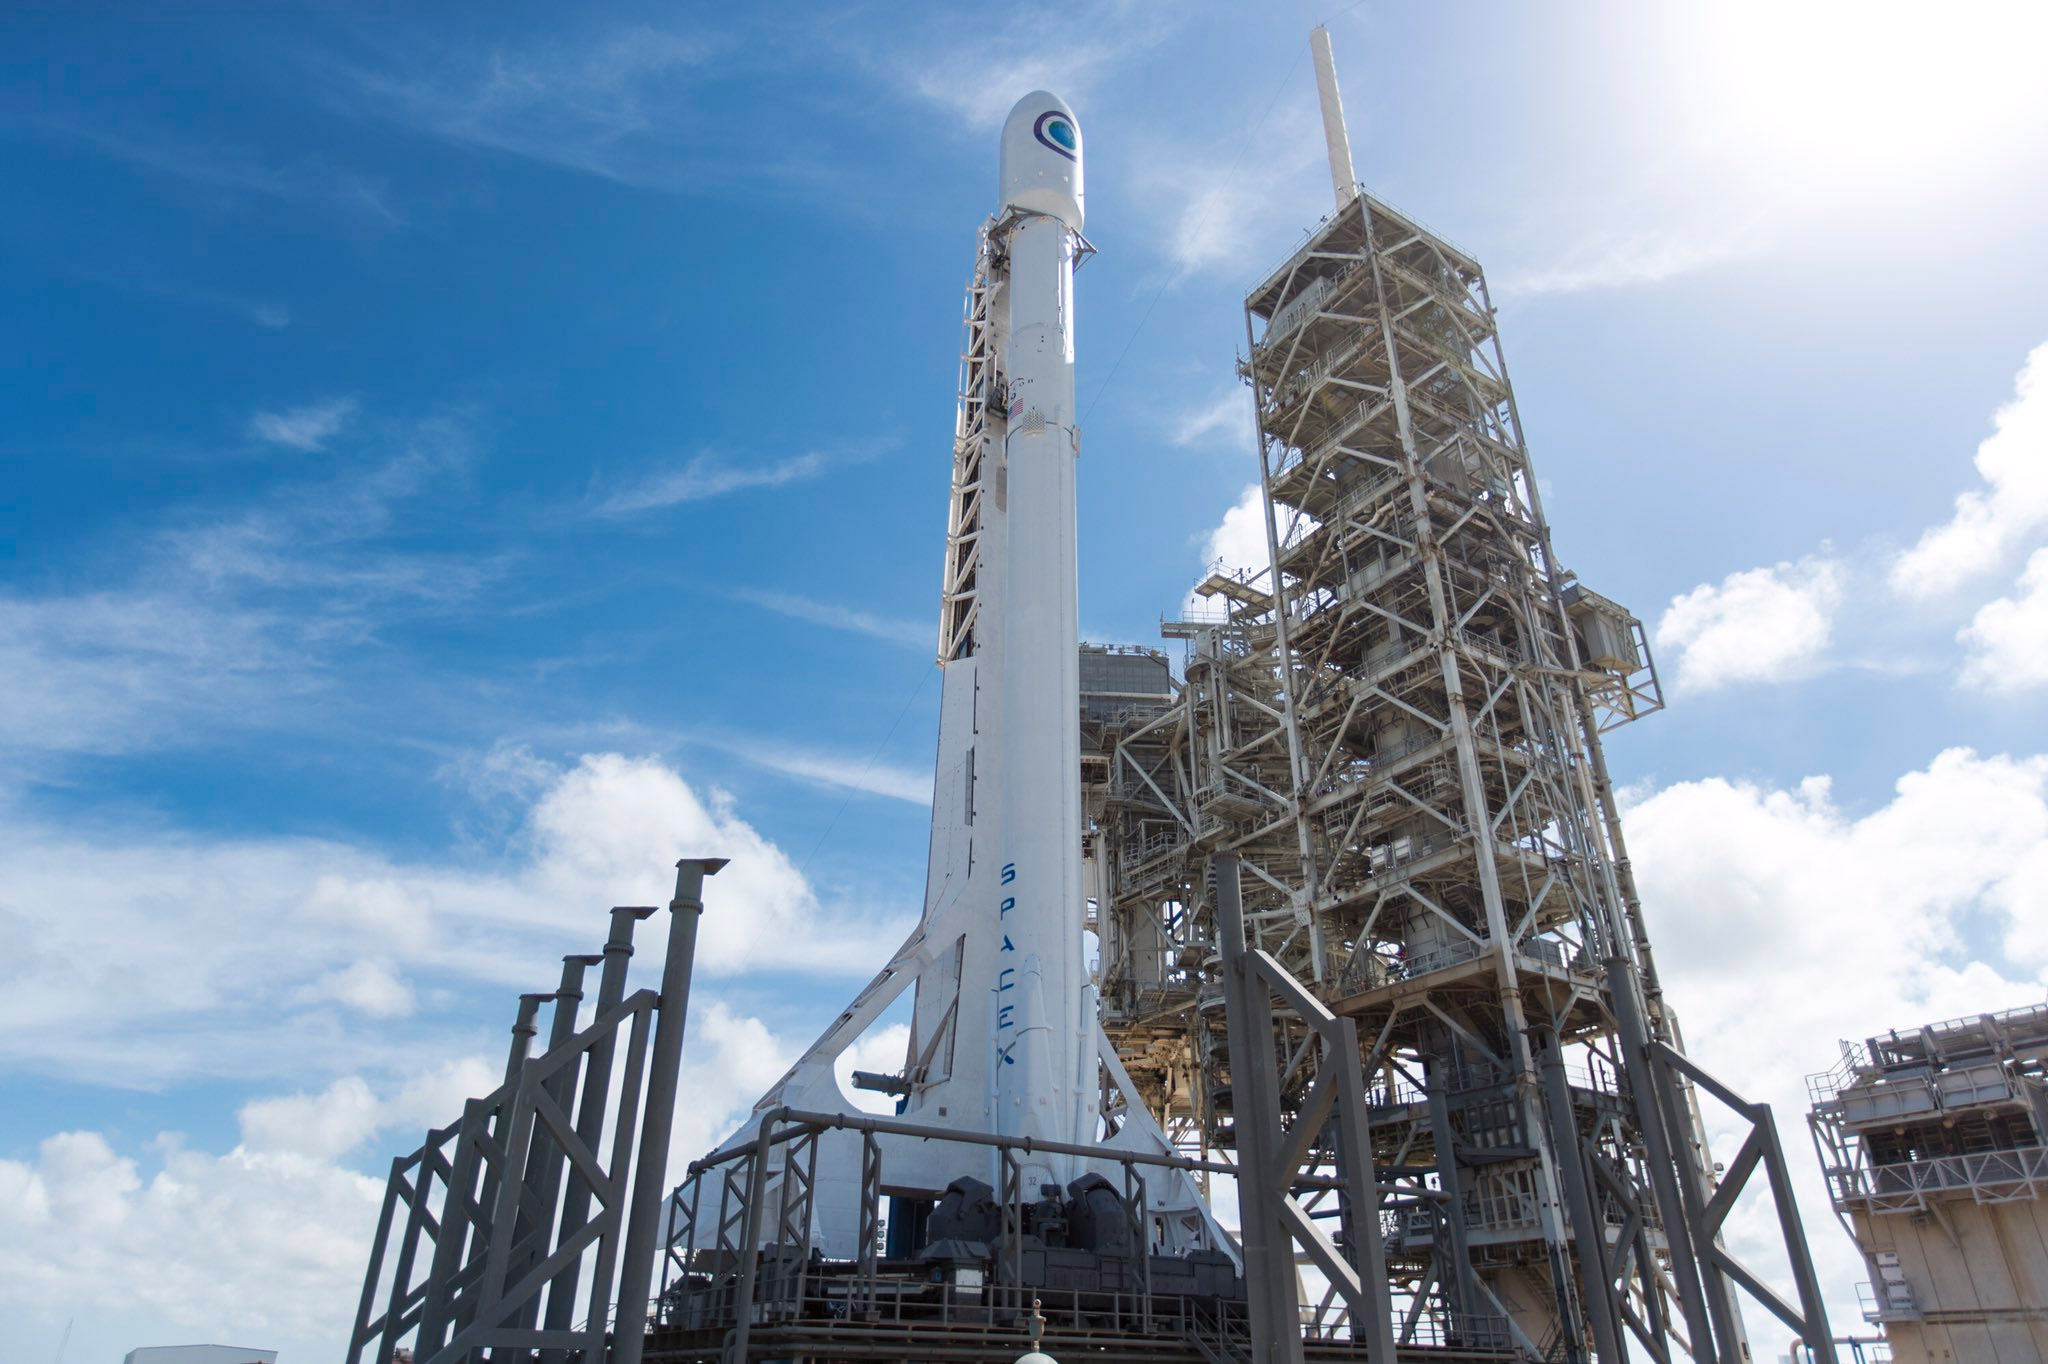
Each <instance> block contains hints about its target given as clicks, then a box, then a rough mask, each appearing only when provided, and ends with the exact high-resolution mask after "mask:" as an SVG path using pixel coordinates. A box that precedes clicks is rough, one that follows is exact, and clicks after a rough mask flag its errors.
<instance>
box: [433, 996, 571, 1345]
mask: <svg viewBox="0 0 2048 1364" xmlns="http://www.w3.org/2000/svg"><path fill="white" fill-rule="evenodd" d="M553 998H554V996H553V995H551V994H540V993H533V994H524V995H521V996H519V1013H518V1015H517V1016H516V1017H515V1018H514V1019H513V1020H512V1047H511V1049H510V1051H509V1052H507V1054H506V1056H505V1090H504V1093H505V1102H504V1105H503V1106H502V1107H500V1108H499V1109H498V1110H497V1111H496V1112H494V1113H492V1114H491V1118H490V1141H491V1144H492V1145H493V1146H495V1147H497V1148H498V1151H499V1154H500V1155H501V1156H503V1158H504V1159H503V1161H502V1164H503V1167H504V1169H505V1172H506V1175H507V1177H508V1181H509V1180H510V1179H512V1178H516V1172H517V1171H518V1169H519V1157H520V1154H521V1153H520V1152H517V1151H514V1150H513V1149H512V1128H511V1122H512V1109H513V1108H514V1107H515V1101H516V1100H517V1098H518V1094H519V1083H520V1077H519V1072H520V1071H521V1070H522V1069H523V1068H524V1067H525V1065H526V1062H527V1059H528V1058H529V1057H531V1056H532V1055H533V1039H534V1038H535V1037H536V1036H538V1035H539V1034H540V1025H539V1022H538V1019H539V1018H540V1006H541V1005H543V1004H545V1003H547V1002H548V1001H549V1000H551V999H553ZM483 1177H484V1178H483V1192H482V1193H481V1194H479V1195H478V1196H477V1204H476V1205H477V1207H478V1208H479V1209H481V1210H482V1211H483V1213H484V1214H485V1215H486V1216H487V1217H489V1218H490V1219H491V1234H490V1237H489V1239H487V1240H486V1239H479V1240H478V1241H477V1242H476V1245H475V1246H474V1248H473V1249H472V1250H471V1251H470V1256H469V1262H468V1264H467V1265H466V1266H465V1268H464V1270H463V1279H464V1282H465V1283H466V1284H467V1286H468V1287H469V1290H470V1291H469V1292H468V1293H467V1294H465V1295H464V1297H463V1299H462V1303H461V1307H460V1310H458V1311H457V1312H456V1314H455V1329H456V1330H457V1331H461V1330H462V1329H463V1328H464V1327H466V1326H468V1325H469V1324H470V1322H472V1321H474V1320H475V1319H476V1308H477V1303H478V1301H479V1295H478V1293H477V1291H476V1286H477V1283H478V1281H479V1276H480V1275H481V1274H482V1272H483V1270H484V1266H485V1263H486V1260H487V1258H488V1257H489V1255H490V1249H491V1241H495V1240H496V1239H498V1237H500V1236H502V1235H504V1234H505V1233H507V1232H509V1231H511V1230H512V1228H511V1227H501V1226H499V1225H498V1214H497V1208H498V1204H499V1190H498V1176H497V1175H496V1174H495V1173H493V1172H492V1170H491V1167H490V1166H488V1165H486V1166H485V1167H484V1171H483ZM512 1209H513V1212H514V1213H515V1215H516V1213H517V1212H518V1209H519V1202H518V1201H517V1200H515V1201H514V1202H513V1204H512ZM515 1220H516V1218H515ZM501 1286H502V1285H501Z"/></svg>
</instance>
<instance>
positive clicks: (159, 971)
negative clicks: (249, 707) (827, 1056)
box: [0, 754, 907, 1088]
mask: <svg viewBox="0 0 2048 1364" xmlns="http://www.w3.org/2000/svg"><path fill="white" fill-rule="evenodd" d="M906 798H907V797H906ZM679 856H724V857H730V858H731V859H733V861H732V865H731V866H730V867H728V868H727V869H726V870H725V871H724V872H723V873H722V874H721V875H720V876H719V877H717V878H716V879H715V880H713V881H711V882H710V883H709V886H708V893H707V897H706V898H707V901H708V902H709V906H710V907H709V909H708V910H707V912H706V913H705V916H704V920H703V923H702V926H701V928H700V932H699V939H698V959H697V965H698V971H699V975H700V977H714V978H715V977H717V976H720V975H726V974H731V973H734V972H740V971H751V970H761V969H769V968H780V969H795V970H812V971H822V972H827V973H835V974H836V973H840V972H846V973H859V972H864V971H867V970H870V969H872V968H874V967H876V966H878V965H879V964H880V959H879V958H877V957H875V955H874V954H875V952H876V951H878V950H881V949H878V948H876V947H875V946H874V944H876V943H877V942H881V941H883V940H884V939H887V938H890V936H891V935H892V934H894V933H896V932H899V931H901V930H902V929H903V928H904V927H905V925H903V924H901V923H890V924H876V923H872V922H862V921H860V919H858V918H856V917H854V916H850V915H848V914H847V913H846V912H845V911H844V910H840V911H839V912H837V913H834V914H827V913H826V912H825V911H824V909H823V908H822V907H821V906H820V904H819V902H818V899H817V896H816V894H815V893H814V892H813V890H812V889H811V887H810V885H809V883H808V882H806V881H805V879H804V878H803V876H802V875H800V874H799V873H798V871H797V870H796V868H795V866H794V865H793V864H792V863H791V862H790V860H789V858H788V857H787V856H786V855H785V854H784V853H783V851H782V850H781V849H780V848H778V847H776V846H775V845H774V844H773V843H771V842H770V841H769V840H768V839H767V838H765V837H764V836H763V835H762V834H761V833H759V832H758V831H757V830H756V829H755V828H754V827H753V826H752V825H751V824H749V823H748V822H747V821H746V820H744V819H742V818H741V817H740V815H739V814H738V812H737V811H736V810H735V809H734V808H733V804H732V801H731V799H730V798H729V797H727V796H726V795H724V794H723V793H721V792H718V791H716V790H706V789H702V788H697V787H693V786H692V785H691V784H690V783H689V782H687V781H685V780H684V778H683V777H682V775H681V774H680V773H678V772H676V771H674V770H673V769H671V768H669V767H666V766H664V765H662V764H661V763H659V762H655V761H652V760H649V759H636V758H627V757H622V756H620V755H617V754H603V755H594V756H590V757H586V758H584V759H583V760H582V761H581V762H579V763H577V764H575V765H574V766H571V767H568V768H566V769H563V770H560V771H558V772H557V773H556V774H555V776H554V779H553V780H552V782H551V783H550V784H549V785H548V786H547V787H546V788H545V789H544V790H543V791H541V792H540V793H539V794H538V796H537V797H536V798H534V800H533V801H532V802H531V804H530V806H529V807H528V809H527V811H526V815H525V818H524V821H523V822H522V824H521V825H520V827H519V829H518V831H517V832H516V833H515V834H514V835H513V836H512V837H511V838H510V840H509V841H508V842H506V843H505V844H504V845H503V846H501V847H496V848H492V849H489V850H485V851H483V852H481V853H479V854H477V855H474V856H472V857H469V858H465V859H464V860H462V861H454V860H446V861H423V862H402V861H397V860H394V859H392V858H390V857H388V856H385V855H382V854H379V853H375V852H371V851H368V850H365V849H362V848H357V847H351V846H348V845H345V844H340V843H334V842H327V841H321V840H316V839H304V838H275V839H250V840H238V841H228V842H213V841H206V840H201V839H198V838H194V837H191V836H188V835H183V834H177V833H171V832H162V831H150V830H146V829H136V828H134V827H121V828H109V829H105V830H95V829H91V828H89V827H86V826H81V825H72V826H70V827H56V826H51V825H46V824H42V823H38V822H36V821H32V820H26V819H22V818H19V817H8V812H6V811H4V810H0V938H4V939H5V940H6V941H7V942H8V943H9V944H10V950H9V953H8V957H7V961H6V962H5V963H4V964H0V1039H4V1040H0V1055H5V1056H7V1057H8V1058H9V1059H10V1061H11V1062H12V1064H14V1065H15V1066H16V1067H17V1068H19V1069H23V1070H28V1071H38V1072H43V1073H57V1072H61V1073H68V1074H74V1075H75V1074H87V1075H91V1076H92V1077H93V1078H94V1079H95V1080H96V1081H98V1082H100V1083H104V1084H109V1085H127V1086H135V1087H149V1088H154V1087H159V1086H164V1085H172V1084H176V1083H179V1082H180V1081H182V1080H184V1079H188V1078H192V1077H198V1076H214V1077H235V1078H241V1079H257V1080H261V1079H272V1078H277V1077H297V1076H301V1075H304V1074H305V1073H306V1072H307V1070H308V1069H313V1070H319V1069H322V1068H325V1069H328V1070H329V1071H330V1072H332V1071H335V1070H338V1069H339V1068H341V1066H342V1065H343V1064H344V1062H346V1063H348V1064H351V1065H362V1064H364V1062H363V1061H362V1060H361V1059H360V1058H362V1057H364V1056H375V1057H386V1058H388V1057H391V1056H393V1055H396V1054H398V1053H401V1052H404V1051H406V1050H407V1049H408V1048H421V1047H432V1046H442V1045H453V1043H452V1042H451V1040H450V1039H451V1036H453V1035H455V1034H457V1033H460V1031H461V1030H462V1029H467V1028H469V1027H471V1026H473V1024H472V1023H471V1022H470V1015H468V1014H466V1013H463V1012H461V1011H460V1009H459V1005H460V1004H461V1003H462V1001H463V996H462V994H461V993H459V992H462V991H474V989H475V988H476V987H478V986H481V985H488V986H491V987H494V988H499V989H502V988H504V987H507V986H510V987H514V988H525V989H536V988H544V987H547V986H550V985H551V984H552V983H553V979H554V970H553V968H552V966H551V963H552V961H553V960H554V959H555V958H556V957H557V956H559V954H561V953H563V952H567V951H592V950H595V948H596V946H597V945H598V944H600V943H601V942H602V941H603V938H604V934H605V930H606V923H607V920H606V916H605V910H606V909H607V907H609V906H611V905H614V904H650V905H665V904H666V903H667V901H668V899H669V896H670V894H671V893H672V890H673V885H674V872H673V866H674V863H675V860H676V858H678V857H679ZM52 905H62V906H64V912H63V913H62V914H53V913H51V912H49V906H52ZM666 930H667V915H666V912H665V911H664V912H663V913H661V914H658V915H657V916H656V917H655V919H654V920H653V921H651V922H650V923H649V924H648V925H646V926H645V927H644V928H643V929H642V939H643V952H642V954H641V956H640V958H639V960H640V961H641V962H642V963H647V962H658V961H659V960H660V948H661V944H662V942H663V941H664V935H665V933H666ZM365 962H371V963H375V965H374V966H373V967H371V968H369V969H367V970H366V969H365V968H364V967H363V966H362V964H363V963H365ZM401 972H403V973H404V975H405V976H406V977H409V978H410V980H411V982H412V984H411V985H410V986H409V987H408V986H400V985H399V984H398V977H399V973H401ZM384 976H388V977H389V980H388V981H387V980H386V979H384V978H383V977H384ZM387 987H390V988H387ZM407 991H416V992H417V1000H421V1001H433V1002H435V1006H434V1007H432V1008H422V1009H420V1010H419V1012H417V1013H416V1014H415V1016H414V1017H413V1018H412V1019H410V1020H407V1021H406V1022H405V1024H404V1025H403V1027H402V1028H401V1027H400V1026H399V1025H398V1023H397V1022H396V1019H395V1014H394V1011H395V1010H396V1009H397V1008H398V1007H399V1006H400V1004H401V1003H402V1002H403V1000H404V997H405V993H406V992H407ZM450 992H458V993H455V994H453V995H451V994H450ZM337 996H340V998H341V999H342V1000H343V1001H345V1002H344V1003H343V1005H342V1007H341V1008H336V1007H335V1004H334V1003H333V1001H334V1000H335V998H336V997H337ZM451 1005H452V1006H456V1011H455V1012H450V1008H451ZM462 1035H464V1036H466V1034H462ZM351 1058H354V1059H351Z"/></svg>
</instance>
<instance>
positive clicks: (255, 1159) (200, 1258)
mask: <svg viewBox="0 0 2048 1364" xmlns="http://www.w3.org/2000/svg"><path fill="white" fill-rule="evenodd" d="M160 1151H161V1168H160V1169H159V1170H157V1172H156V1173H154V1174H152V1175H150V1176H149V1177H147V1178H145V1177H144V1176H143V1174H142V1173H141V1170H140V1169H139V1167H138V1163H137V1160H136V1159H135V1158H134V1157H132V1156H127V1155H122V1154H119V1153H117V1152H116V1150H115V1149H114V1147H113V1146H112V1145H111V1144H110V1143H109V1142H108V1140H107V1139H106V1138H105V1137H104V1136H103V1135H101V1134H100V1133H97V1132H63V1133H58V1134H56V1135H54V1136H51V1137H49V1138H47V1139H45V1140H44V1141H43V1142H42V1144H41V1146H40V1147H39V1148H38V1149H37V1152H36V1156H35V1158H34V1159H33V1160H28V1161H16V1160H0V1302H6V1303H8V1304H9V1305H11V1306H13V1307H15V1308H17V1309H19V1310H21V1311H23V1312H25V1313H26V1312H34V1313H53V1312H56V1311H58V1310H60V1309H61V1310H62V1311H64V1312H65V1313H67V1314H70V1315H80V1316H85V1317H86V1318H87V1325H86V1331H87V1333H88V1334H90V1333H92V1332H93V1331H94V1329H95V1327H96V1326H97V1325H99V1324H100V1320H101V1319H102V1318H104V1317H113V1318H115V1319H117V1320H118V1319H127V1320H129V1321H135V1322H138V1323H147V1324H148V1325H149V1326H155V1327H160V1324H161V1323H164V1322H169V1323H175V1324H176V1325H177V1326H179V1327H182V1328H184V1329H185V1330H187V1331H193V1330H199V1329H204V1330H205V1331H206V1333H207V1334H208V1335H209V1336H211V1337H212V1338H214V1339H226V1340H239V1341H244V1342H248V1341H257V1342H262V1343H264V1344H266V1345H268V1344H272V1343H278V1344H283V1343H286V1342H290V1343H293V1344H296V1345H298V1346H300V1347H301V1348H302V1349H304V1351H305V1354H304V1357H307V1358H320V1357H327V1356H331V1355H332V1354H333V1352H334V1350H335V1348H336V1345H335V1341H336V1337H337V1336H339V1335H340V1334H341V1333H342V1332H344V1331H345V1330H346V1325H345V1323H346V1320H347V1317H348V1314H349V1312H350V1311H351V1305H352V1304H353V1302H354V1298H355V1290H356V1289H357V1288H359V1287H360V1285H361V1281H362V1270H363V1264H364V1262H365V1260H366V1259H367V1258H368V1256H367V1251H368V1245H369V1233H370V1231H371V1229H372V1228H373V1227H374V1225H375V1223H376V1217H377V1208H378V1203H379V1200H380V1198H381V1197H382V1192H383V1191H382V1186H381V1181H378V1180H373V1179H369V1178H366V1177H364V1176H363V1175H360V1174H357V1173H355V1172H353V1171H351V1170H347V1169H343V1168H341V1167H339V1166H336V1165H334V1164H332V1163H331V1162H329V1161H327V1160H324V1159H321V1158H319V1157H315V1156H308V1155H304V1154H300V1153H297V1152H291V1151H256V1150H251V1149H249V1148H247V1147H236V1148H235V1149H234V1150H232V1151H230V1152H228V1153H227V1154H225V1155H222V1156H212V1155H205V1154H202V1153H199V1152H195V1151H188V1150H185V1149H183V1148H182V1147H180V1146H178V1145H175V1144H172V1143H170V1142H164V1143H161V1144H160ZM104 1357H108V1358H111V1357H112V1356H111V1355H107V1356H104Z"/></svg>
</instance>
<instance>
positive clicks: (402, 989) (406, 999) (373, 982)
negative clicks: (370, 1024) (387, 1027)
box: [302, 957, 413, 1018]
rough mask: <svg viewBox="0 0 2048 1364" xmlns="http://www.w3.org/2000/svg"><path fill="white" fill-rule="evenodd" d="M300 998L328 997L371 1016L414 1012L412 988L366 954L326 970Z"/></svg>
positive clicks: (401, 1016)
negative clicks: (348, 964) (352, 961)
mask: <svg viewBox="0 0 2048 1364" xmlns="http://www.w3.org/2000/svg"><path fill="white" fill-rule="evenodd" d="M302 998H305V999H308V1000H322V999H331V1000H333V1001H334V1002H335V1003H337V1004H346V1005H347V1006H348V1007H349V1008H351V1009H354V1010H356V1011H357V1012H359V1013H362V1014H366V1015H368V1016H369V1017H371V1018H404V1017H405V1016H406V1015H408V1014H410V1013H411V1012H412V1011H413V997H412V987H411V986H410V985H407V984H406V983H405V981H403V980H401V979H400V978H399V977H398V976H397V975H395V974H394V973H393V972H392V970H391V968H390V967H389V966H388V965H386V964H385V963H383V962H381V961H373V960H371V959H370V958H367V957H365V958H364V959H363V960H361V961H359V962H356V963H355V964H353V965H351V966H345V967H343V968H341V969H340V970H339V971H329V972H328V973H327V974H326V975H324V976H322V977H320V979H318V980H316V981H314V982H313V986H312V989H311V990H309V991H307V992H306V994H305V995H304V996H302Z"/></svg>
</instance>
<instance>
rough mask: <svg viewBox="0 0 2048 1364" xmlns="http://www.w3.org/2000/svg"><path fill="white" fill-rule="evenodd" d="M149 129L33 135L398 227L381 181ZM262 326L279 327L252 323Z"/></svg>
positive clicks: (154, 169) (165, 172)
mask: <svg viewBox="0 0 2048 1364" xmlns="http://www.w3.org/2000/svg"><path fill="white" fill-rule="evenodd" d="M164 127H165V125H164V124H163V123H162V122H161V121H159V122H157V123H156V124H155V125H154V126H153V127H152V129H151V131H149V132H148V133H147V134H132V133H130V132H126V131H115V130H114V129H112V128H106V127H94V126H89V125H87V124H85V123H82V122H78V121H68V120H66V119H63V118H61V117H55V116H46V117H43V118H40V119H38V120H37V122H36V128H37V131H38V132H42V133H46V134H50V135H53V136H56V137H59V138H63V139H66V140H69V141H72V142H76V143H79V144H81V145H83V146H86V147H89V148H91V149H92V150H93V151H95V152H98V153H100V154H101V155H103V156H107V157H110V158H112V159H114V160H117V161H124V162H126V163H128V164H129V165H131V166H137V167H140V168H141V169H142V170H144V171H145V172H149V173H153V174H156V175H160V176H170V177H172V178H174V179H178V180H183V181H186V182H188V183H190V184H194V185H199V186H202V187H204V188H206V189H209V190H221V191H226V192H227V193H228V194H230V195H254V196H257V197H260V198H265V199H272V200H276V201H278V202H281V203H288V204H295V205H299V206H301V207H304V208H309V209H315V210H319V211H321V212H322V213H324V214H329V215H333V214H339V215H341V216H343V217H346V218H348V219H351V220H353V221H355V222H356V223H358V224H360V225H362V226H365V227H369V228H372V229H376V230H388V229H391V228H396V227H402V226H404V224H405V219H404V216H403V215H402V214H401V213H400V212H399V211H398V209H397V208H396V207H394V206H393V204H392V203H391V198H390V193H389V188H388V187H387V186H386V185H385V184H384V182H382V181H381V180H377V179H374V178H372V177H369V176H365V175H362V174H360V173H358V172H355V171H352V170H348V169H346V168H344V167H339V166H334V165H330V164H327V163H325V162H322V161H319V160H314V159H309V158H301V159H298V160H295V161H291V162H282V161H275V160H271V159H269V158H266V157H264V156H261V155H259V154H257V153H256V152H253V151H250V150H249V149H247V148H244V147H235V146H228V145H222V144H219V143H208V144H201V143H198V142H185V141H180V140H177V139H175V138H171V137H167V136H165V135H164V132H163V129H164ZM256 320H257V321H258V322H261V323H262V324H263V325H265V326H271V325H279V326H281V325H283V324H282V323H276V324H272V323H270V322H268V321H265V320H264V318H263V317H261V316H260V315H259V316H258V317H257V318H256Z"/></svg>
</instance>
